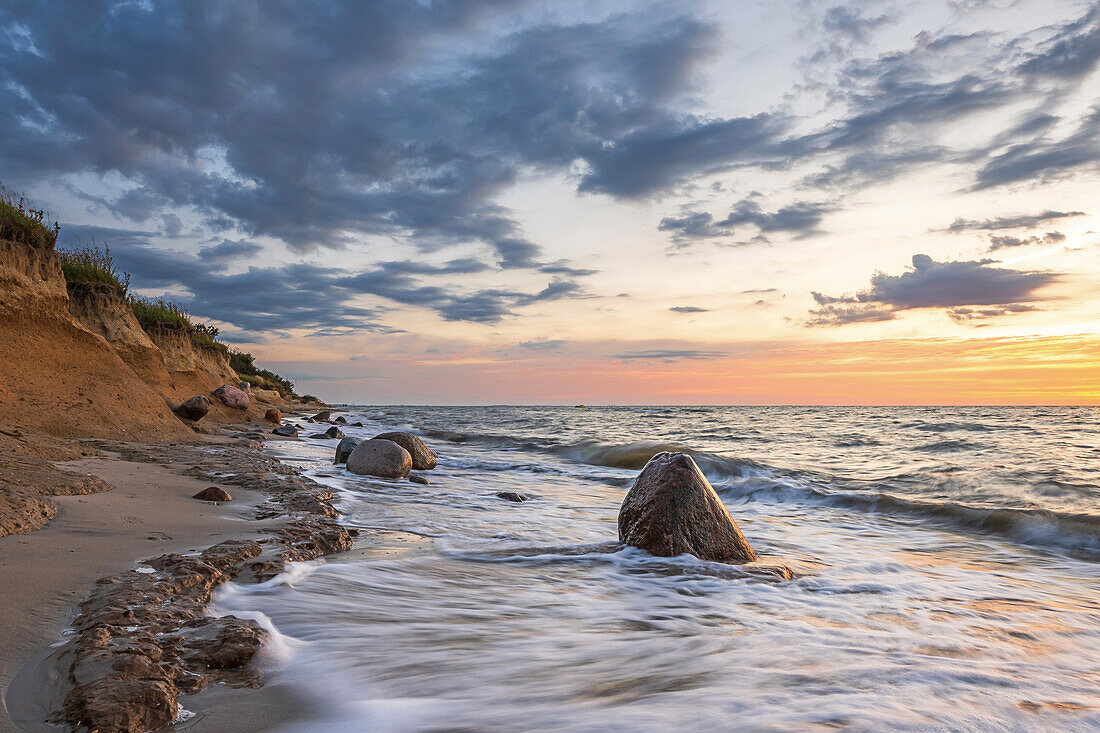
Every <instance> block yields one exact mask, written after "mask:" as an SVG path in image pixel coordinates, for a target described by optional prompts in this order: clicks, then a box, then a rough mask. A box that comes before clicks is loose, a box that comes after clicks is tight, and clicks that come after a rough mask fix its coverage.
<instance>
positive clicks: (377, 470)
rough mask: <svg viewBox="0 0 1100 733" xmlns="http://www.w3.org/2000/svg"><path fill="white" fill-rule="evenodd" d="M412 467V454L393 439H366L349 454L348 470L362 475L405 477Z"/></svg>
mask: <svg viewBox="0 0 1100 733" xmlns="http://www.w3.org/2000/svg"><path fill="white" fill-rule="evenodd" d="M412 467H413V461H412V456H411V455H409V452H408V451H407V450H405V449H404V448H402V447H401V446H399V445H398V444H397V443H395V442H393V441H392V440H379V439H378V438H374V439H373V440H364V441H363V442H362V443H360V444H359V445H357V446H355V450H353V451H352V452H351V455H349V456H348V470H349V471H351V472H352V473H357V474H360V475H362V476H378V477H380V478H405V477H406V476H408V475H409V472H410V471H412Z"/></svg>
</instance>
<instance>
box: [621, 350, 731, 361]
mask: <svg viewBox="0 0 1100 733" xmlns="http://www.w3.org/2000/svg"><path fill="white" fill-rule="evenodd" d="M725 356H728V354H727V353H726V352H724V351H706V350H702V349H649V350H646V351H627V352H624V353H622V354H614V355H613V356H611V358H612V359H619V360H621V361H664V362H673V361H679V360H681V359H688V360H690V361H706V360H710V359H721V358H723V357H725Z"/></svg>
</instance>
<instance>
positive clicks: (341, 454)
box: [333, 438, 363, 463]
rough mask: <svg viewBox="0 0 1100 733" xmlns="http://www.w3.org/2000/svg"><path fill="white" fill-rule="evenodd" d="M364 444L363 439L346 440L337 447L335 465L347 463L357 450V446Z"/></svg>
mask: <svg viewBox="0 0 1100 733" xmlns="http://www.w3.org/2000/svg"><path fill="white" fill-rule="evenodd" d="M362 442H363V439H362V438H344V439H343V440H341V441H340V443H339V444H338V445H337V446H336V460H334V461H333V463H347V462H348V456H350V455H351V452H352V451H353V450H355V446H357V445H359V444H360V443H362Z"/></svg>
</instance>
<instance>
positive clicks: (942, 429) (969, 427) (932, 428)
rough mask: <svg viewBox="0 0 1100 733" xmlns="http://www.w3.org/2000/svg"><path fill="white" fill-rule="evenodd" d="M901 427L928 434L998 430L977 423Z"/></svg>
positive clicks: (915, 423)
mask: <svg viewBox="0 0 1100 733" xmlns="http://www.w3.org/2000/svg"><path fill="white" fill-rule="evenodd" d="M901 427H903V428H912V429H914V430H923V431H925V432H929V433H952V432H957V431H962V432H972V433H988V432H990V431H993V430H997V429H998V427H996V426H994V425H985V424H983V423H977V422H911V423H906V424H904V425H902V426H901Z"/></svg>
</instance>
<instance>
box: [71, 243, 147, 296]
mask: <svg viewBox="0 0 1100 733" xmlns="http://www.w3.org/2000/svg"><path fill="white" fill-rule="evenodd" d="M57 259H58V261H59V262H60V263H61V272H62V273H64V275H65V282H66V283H81V284H85V285H92V286H102V287H105V288H107V289H110V290H114V291H115V292H117V293H118V295H119V297H120V298H125V297H126V293H127V292H129V290H130V274H129V273H126V272H121V271H120V270H118V269H116V268H115V261H114V258H112V257H111V249H110V247H105V248H104V250H103V251H102V252H100V251H99V248H98V247H96V246H95V240H93V241H92V246H90V247H81V248H80V249H73V250H58V251H57Z"/></svg>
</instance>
